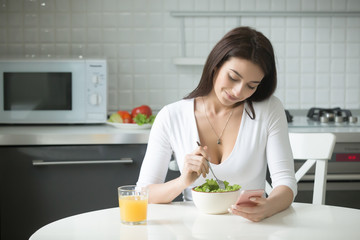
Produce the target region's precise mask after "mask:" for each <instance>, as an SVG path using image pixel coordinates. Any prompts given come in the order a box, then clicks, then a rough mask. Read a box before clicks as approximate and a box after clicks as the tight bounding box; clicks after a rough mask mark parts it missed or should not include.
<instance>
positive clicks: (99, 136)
mask: <svg viewBox="0 0 360 240" xmlns="http://www.w3.org/2000/svg"><path fill="white" fill-rule="evenodd" d="M149 133H150V129H139V130H129V129H119V128H115V127H112V126H109V125H107V124H98V125H46V126H45V125H17V126H14V125H8V126H6V125H2V126H0V145H8V146H9V145H17V146H19V145H83V144H147V142H148V139H149Z"/></svg>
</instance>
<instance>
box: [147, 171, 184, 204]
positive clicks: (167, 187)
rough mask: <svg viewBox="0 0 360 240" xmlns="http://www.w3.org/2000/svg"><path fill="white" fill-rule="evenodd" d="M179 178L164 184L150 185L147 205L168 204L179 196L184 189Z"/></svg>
mask: <svg viewBox="0 0 360 240" xmlns="http://www.w3.org/2000/svg"><path fill="white" fill-rule="evenodd" d="M186 187H187V186H185V184H183V182H182V181H181V179H180V177H178V178H175V179H173V180H171V181H168V182H166V183H159V184H151V185H149V186H148V189H149V203H169V202H171V201H173V200H174V199H175V198H176V197H177V196H179V195H180V194H181V193H182V191H183V190H184V189H185V188H186Z"/></svg>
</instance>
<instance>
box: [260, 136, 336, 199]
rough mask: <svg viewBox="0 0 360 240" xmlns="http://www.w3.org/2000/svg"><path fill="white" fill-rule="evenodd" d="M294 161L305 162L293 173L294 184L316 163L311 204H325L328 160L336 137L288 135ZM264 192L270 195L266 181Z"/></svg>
mask: <svg viewBox="0 0 360 240" xmlns="http://www.w3.org/2000/svg"><path fill="white" fill-rule="evenodd" d="M289 138H290V145H291V149H292V152H293V157H294V160H295V161H296V160H306V161H305V163H304V164H303V165H302V166H301V167H300V168H299V169H298V170H297V172H296V173H295V178H296V182H299V181H300V180H301V178H302V177H303V176H304V175H305V174H306V173H307V172H308V171H309V170H310V168H311V167H312V166H313V165H314V164H315V163H316V168H315V179H314V190H313V201H312V203H313V204H320V205H323V204H325V195H326V178H327V166H328V160H330V159H331V156H332V153H333V150H334V146H335V140H336V137H335V135H334V134H332V133H289ZM265 191H266V193H267V194H270V192H271V191H272V187H271V185H270V184H269V183H268V182H267V181H266V183H265Z"/></svg>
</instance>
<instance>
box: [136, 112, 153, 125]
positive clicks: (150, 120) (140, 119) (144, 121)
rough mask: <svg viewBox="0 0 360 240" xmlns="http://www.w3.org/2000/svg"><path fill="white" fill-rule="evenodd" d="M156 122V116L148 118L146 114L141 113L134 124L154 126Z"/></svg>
mask: <svg viewBox="0 0 360 240" xmlns="http://www.w3.org/2000/svg"><path fill="white" fill-rule="evenodd" d="M154 120H155V116H154V115H151V116H150V117H147V116H146V115H145V114H142V113H139V114H138V115H136V116H135V117H134V122H136V123H137V124H138V125H143V124H147V123H149V124H153V123H154Z"/></svg>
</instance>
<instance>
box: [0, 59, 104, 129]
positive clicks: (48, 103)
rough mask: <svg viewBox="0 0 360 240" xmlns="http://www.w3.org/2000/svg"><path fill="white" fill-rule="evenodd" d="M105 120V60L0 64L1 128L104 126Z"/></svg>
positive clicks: (9, 61)
mask: <svg viewBox="0 0 360 240" xmlns="http://www.w3.org/2000/svg"><path fill="white" fill-rule="evenodd" d="M106 118H107V63H106V60H104V59H16V60H15V59H13V60H0V124H85V123H104V122H105V121H106Z"/></svg>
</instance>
